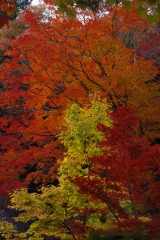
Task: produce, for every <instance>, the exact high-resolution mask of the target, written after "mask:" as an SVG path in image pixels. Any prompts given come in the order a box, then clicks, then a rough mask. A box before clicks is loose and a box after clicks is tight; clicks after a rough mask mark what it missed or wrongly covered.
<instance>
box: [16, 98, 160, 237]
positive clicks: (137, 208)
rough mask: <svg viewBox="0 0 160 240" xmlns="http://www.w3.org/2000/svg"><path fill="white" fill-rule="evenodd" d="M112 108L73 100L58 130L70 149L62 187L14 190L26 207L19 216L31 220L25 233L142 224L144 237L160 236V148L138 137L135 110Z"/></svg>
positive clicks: (73, 232) (77, 232)
mask: <svg viewBox="0 0 160 240" xmlns="http://www.w3.org/2000/svg"><path fill="white" fill-rule="evenodd" d="M108 108H110V106H108V105H107V103H106V102H101V101H95V100H94V101H92V105H91V106H86V107H85V108H81V107H80V106H78V105H77V104H73V105H72V106H71V108H70V109H69V110H68V111H67V116H66V118H65V121H66V124H65V125H66V126H65V127H66V130H65V131H64V132H62V133H61V134H60V138H62V141H63V143H64V145H65V146H66V151H67V152H66V156H64V159H63V161H61V162H60V168H59V185H58V187H55V186H48V187H44V188H42V189H41V190H40V191H39V193H36V194H35V193H31V194H29V193H28V192H27V190H25V189H22V190H20V191H15V192H14V193H13V194H11V197H12V208H15V209H18V210H20V211H23V212H22V213H20V215H19V216H18V217H17V218H16V220H17V221H23V222H26V221H29V220H32V221H33V223H32V224H31V226H30V229H29V230H28V231H27V232H26V234H31V235H32V237H31V239H34V237H35V239H36V238H38V239H43V234H44V235H47V236H56V237H60V238H61V239H85V238H86V237H87V235H88V233H89V231H90V230H96V231H98V232H100V233H102V234H103V233H105V232H110V231H115V230H118V231H120V230H121V231H122V232H126V233H128V232H131V233H132V232H133V231H134V230H136V229H137V228H140V227H142V229H141V230H140V234H142V236H143V234H144V236H147V234H149V235H150V236H151V237H152V239H156V237H159V235H158V234H159V231H158V229H159V228H160V225H159V212H158V209H159V197H160V196H159V191H157V190H158V189H159V184H160V183H159V182H157V181H156V176H157V175H158V174H159V170H158V169H159V164H160V147H159V145H154V146H151V145H150V143H149V142H148V140H147V139H146V137H139V136H137V134H136V128H137V123H138V119H137V117H136V116H135V112H134V109H130V108H125V107H119V108H118V109H117V111H114V112H111V111H109V110H108ZM96 126H97V128H96ZM77 186H78V187H77ZM155 189H157V190H155ZM33 209H34V211H33ZM35 209H36V211H35ZM46 226H47V228H46ZM128 236H131V235H128ZM139 236H140V235H139ZM29 239H30V238H29Z"/></svg>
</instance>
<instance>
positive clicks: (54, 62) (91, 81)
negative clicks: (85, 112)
mask: <svg viewBox="0 0 160 240" xmlns="http://www.w3.org/2000/svg"><path fill="white" fill-rule="evenodd" d="M82 16H83V21H80V20H79V19H67V18H66V17H65V16H63V15H59V14H58V13H56V18H55V19H53V20H52V21H49V22H43V21H41V20H39V19H38V16H37V15H35V14H34V13H32V12H29V11H26V13H25V21H26V22H27V24H28V25H29V26H30V29H29V30H28V32H27V33H25V34H22V35H21V36H20V37H18V38H17V39H13V40H11V43H10V44H11V47H10V49H9V50H8V51H6V53H5V55H7V56H10V57H11V61H10V60H9V59H8V60H7V61H6V63H4V64H3V65H2V68H1V70H2V73H1V76H0V78H1V84H2V86H3V88H4V90H5V91H3V92H2V93H1V107H2V108H3V111H2V113H5V114H2V118H1V129H2V133H3V134H2V135H1V151H2V153H3V155H2V158H1V161H2V163H3V164H2V166H1V172H3V173H4V174H2V175H1V183H2V186H3V187H2V189H3V192H7V191H8V190H11V189H12V188H19V187H20V186H24V185H26V186H27V185H29V186H30V188H31V191H34V190H35V187H39V185H47V184H48V183H51V182H54V181H55V179H56V174H57V167H58V164H57V159H62V158H63V151H64V147H63V146H62V144H60V142H59V140H58V139H57V134H59V133H60V132H61V131H62V129H63V127H62V122H63V120H64V112H65V110H66V108H67V107H68V106H69V104H71V103H73V102H75V103H78V104H80V105H81V106H84V104H86V103H87V102H89V95H90V94H94V93H96V94H99V95H100V96H101V97H104V98H107V100H108V102H109V103H112V107H113V109H116V108H117V107H118V106H121V105H124V106H128V107H135V108H136V113H137V115H138V116H140V120H141V122H142V124H143V126H145V124H144V123H145V120H146V116H148V109H151V110H152V111H153V112H154V114H156V115H157V116H158V113H159V112H158V111H157V110H156V108H155V106H154V105H155V104H154V101H153V99H154V97H155V95H156V94H157V93H158V91H157V92H156V86H152V88H151V87H150V86H148V85H147V84H146V83H145V82H146V79H149V78H151V77H154V76H155V75H156V74H157V70H156V68H155V67H154V66H153V61H146V60H145V59H144V58H142V57H138V56H137V55H135V54H134V53H133V49H129V48H126V46H125V45H124V44H122V43H121V39H119V34H121V32H127V31H129V29H131V28H133V27H134V28H137V29H140V30H141V29H143V28H146V23H145V22H144V21H143V19H142V18H139V16H138V15H137V14H136V11H135V10H133V11H132V14H128V12H127V11H124V10H123V9H121V8H120V7H117V8H114V9H113V10H112V11H111V12H110V13H109V14H108V15H106V16H105V17H104V18H102V19H100V18H99V17H97V15H94V14H93V15H92V19H90V20H88V18H87V17H86V15H85V14H84V15H82ZM87 16H88V15H87ZM120 19H121V25H120V24H119V20H120ZM133 22H134V24H135V25H133ZM93 26H94V28H93ZM124 66H125V68H124ZM153 90H154V91H153ZM156 107H157V106H156ZM143 131H144V133H145V131H146V129H145V128H144V129H143ZM156 134H157V132H156ZM148 135H149V134H148ZM6 172H7V175H6ZM53 173H54V174H53ZM6 178H7V179H6ZM31 186H32V187H31ZM33 186H35V187H34V188H33ZM1 192H2V190H1Z"/></svg>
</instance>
